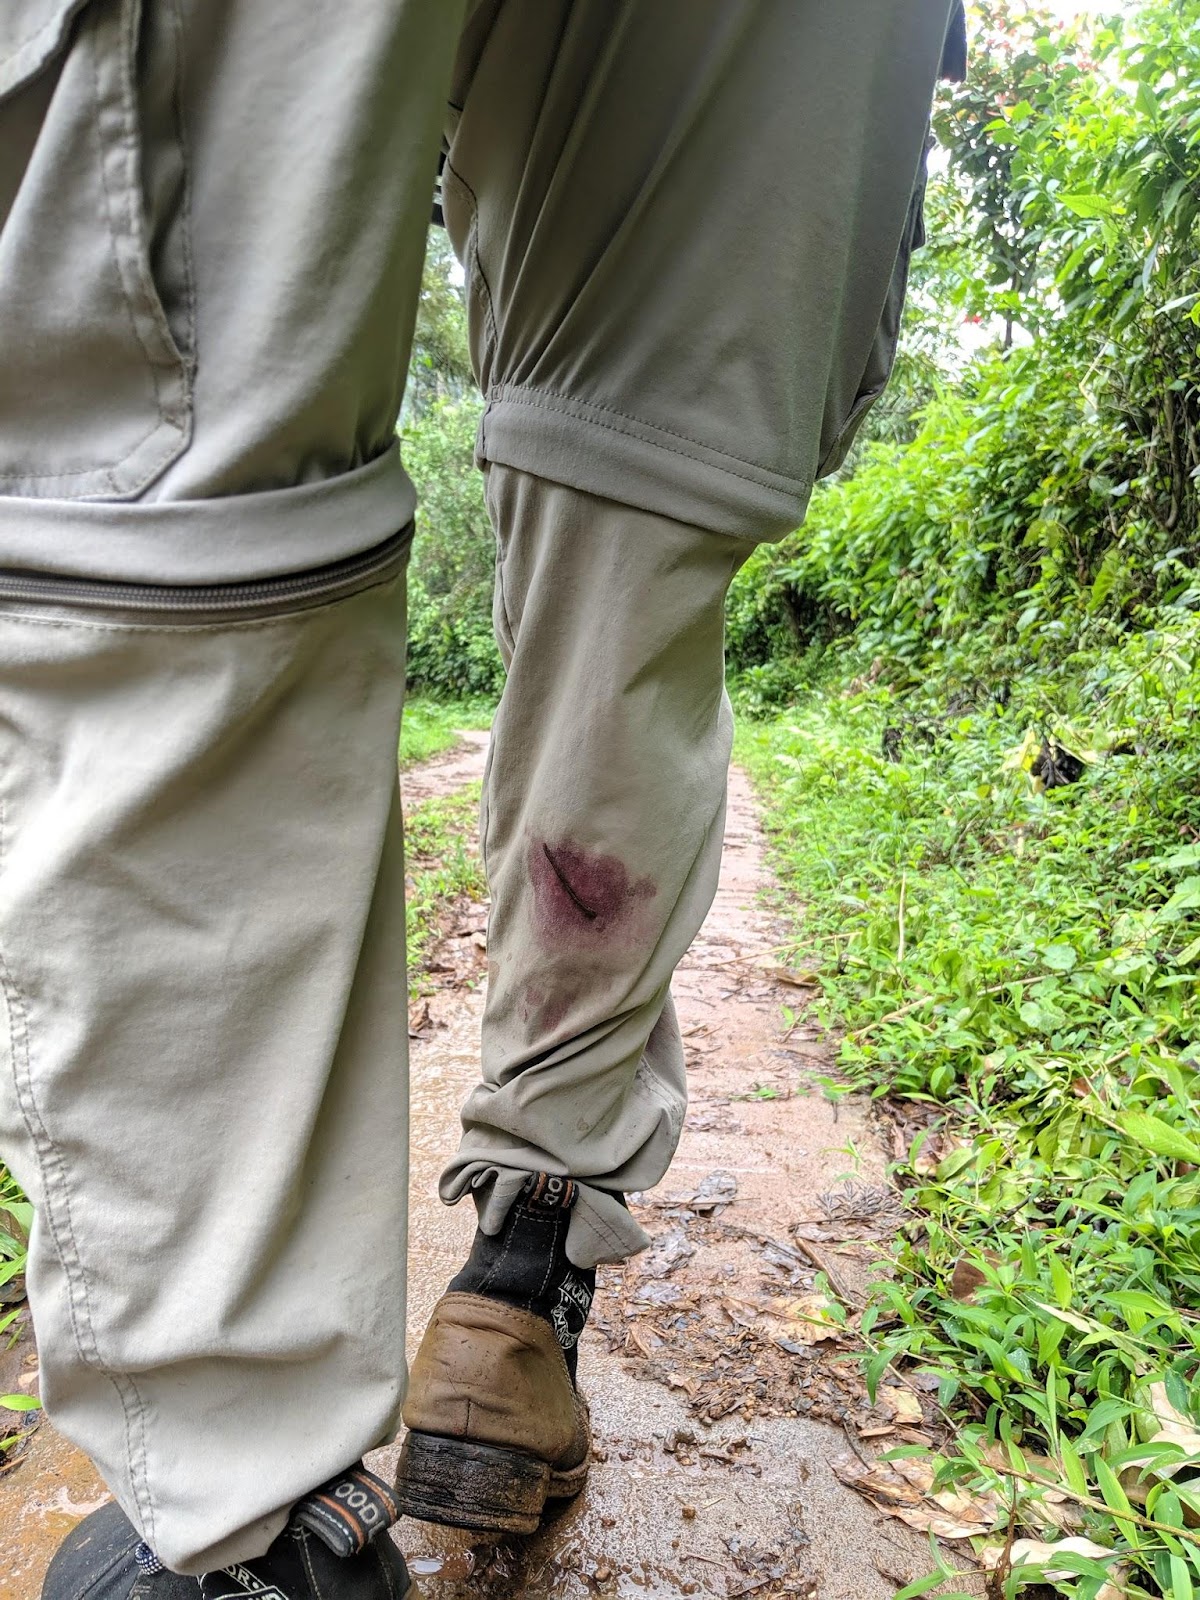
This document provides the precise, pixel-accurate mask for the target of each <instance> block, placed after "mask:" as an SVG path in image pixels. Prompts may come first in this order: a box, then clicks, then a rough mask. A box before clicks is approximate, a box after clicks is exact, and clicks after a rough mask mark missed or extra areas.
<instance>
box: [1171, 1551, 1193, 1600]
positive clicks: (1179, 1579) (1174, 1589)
mask: <svg viewBox="0 0 1200 1600" xmlns="http://www.w3.org/2000/svg"><path fill="white" fill-rule="evenodd" d="M1194 1594H1195V1590H1194V1589H1193V1588H1192V1576H1191V1573H1190V1572H1189V1571H1188V1568H1187V1562H1186V1561H1185V1560H1184V1559H1183V1557H1182V1556H1177V1555H1172V1557H1171V1600H1192V1596H1193V1595H1194Z"/></svg>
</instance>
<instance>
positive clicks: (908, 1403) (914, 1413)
mask: <svg viewBox="0 0 1200 1600" xmlns="http://www.w3.org/2000/svg"><path fill="white" fill-rule="evenodd" d="M879 1407H880V1410H881V1411H886V1412H887V1413H888V1415H889V1416H890V1417H891V1419H892V1421H893V1422H924V1420H925V1414H924V1412H923V1411H922V1410H921V1402H920V1400H919V1399H918V1398H917V1396H916V1395H915V1394H914V1393H913V1392H912V1390H911V1389H901V1388H886V1389H881V1390H880V1391H879Z"/></svg>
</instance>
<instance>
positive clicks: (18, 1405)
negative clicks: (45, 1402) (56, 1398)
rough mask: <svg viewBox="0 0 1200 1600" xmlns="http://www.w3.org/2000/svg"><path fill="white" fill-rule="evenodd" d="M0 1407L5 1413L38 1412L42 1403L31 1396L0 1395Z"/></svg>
mask: <svg viewBox="0 0 1200 1600" xmlns="http://www.w3.org/2000/svg"><path fill="white" fill-rule="evenodd" d="M0 1407H3V1409H4V1410H5V1411H40V1410H41V1407H42V1402H41V1401H40V1400H39V1399H37V1398H36V1396H34V1395H31V1394H0Z"/></svg>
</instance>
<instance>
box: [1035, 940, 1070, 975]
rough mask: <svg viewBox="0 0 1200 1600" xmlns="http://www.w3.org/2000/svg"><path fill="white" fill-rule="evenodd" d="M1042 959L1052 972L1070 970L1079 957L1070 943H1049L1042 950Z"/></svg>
mask: <svg viewBox="0 0 1200 1600" xmlns="http://www.w3.org/2000/svg"><path fill="white" fill-rule="evenodd" d="M1042 960H1043V961H1044V962H1045V963H1046V965H1047V966H1048V967H1049V968H1050V970H1051V971H1052V972H1070V971H1071V970H1072V968H1073V967H1075V965H1076V964H1077V962H1078V960H1079V958H1078V956H1077V955H1076V954H1075V950H1074V947H1073V946H1072V945H1069V944H1061V943H1058V944H1048V945H1047V946H1046V948H1045V949H1044V950H1043V951H1042Z"/></svg>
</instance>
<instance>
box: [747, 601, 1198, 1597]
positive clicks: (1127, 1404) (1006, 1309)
mask: <svg viewBox="0 0 1200 1600" xmlns="http://www.w3.org/2000/svg"><path fill="white" fill-rule="evenodd" d="M1198 641H1200V628H1197V627H1195V626H1192V627H1189V628H1188V629H1186V630H1185V631H1183V632H1181V633H1180V634H1178V635H1173V636H1167V637H1154V638H1152V637H1150V636H1148V635H1145V634H1139V635H1135V636H1134V637H1133V638H1132V639H1131V640H1130V641H1129V644H1128V646H1127V647H1126V649H1125V650H1124V651H1120V652H1113V653H1112V655H1111V656H1110V657H1108V658H1105V659H1103V660H1100V661H1093V662H1092V663H1091V668H1090V670H1089V671H1087V672H1081V673H1080V674H1079V675H1078V676H1075V675H1074V674H1067V675H1064V678H1063V683H1064V685H1065V687H1064V689H1063V691H1062V697H1061V698H1060V699H1058V700H1057V702H1053V701H1049V700H1048V698H1047V695H1048V692H1049V687H1048V684H1047V682H1046V681H1045V680H1041V679H1038V678H1036V677H1031V678H1030V679H1029V680H1027V681H1023V682H1021V683H1020V684H1019V685H1018V686H1017V688H1016V690H1015V692H1014V693H1013V695H1012V697H1011V699H1010V700H1009V703H1008V705H1007V706H1005V707H1000V706H997V705H996V704H994V703H991V702H989V701H988V699H987V698H986V697H985V696H979V697H977V698H976V699H975V700H974V701H973V702H971V703H967V702H966V701H965V700H960V701H959V703H958V704H957V705H954V706H953V707H948V706H947V704H946V702H945V700H944V698H943V697H942V695H941V693H940V692H938V691H933V692H926V693H924V694H921V695H919V696H918V695H910V696H908V697H906V698H905V699H904V700H903V701H898V700H897V698H896V697H895V696H893V695H892V694H891V693H890V692H889V691H886V690H878V689H868V690H866V691H865V692H861V693H858V694H854V695H851V696H849V697H847V698H841V697H835V696H830V695H820V694H811V695H807V696H804V697H803V699H802V701H801V703H800V704H799V705H798V706H797V707H796V708H794V709H793V710H792V711H790V712H789V713H788V714H787V715H785V716H783V717H780V718H779V719H777V720H775V721H773V722H771V723H769V724H766V725H764V724H757V725H756V724H753V723H749V724H746V725H744V726H743V728H742V731H741V733H740V735H739V754H740V756H741V758H742V760H743V761H744V762H745V763H746V764H747V766H748V767H749V768H750V771H751V773H752V775H753V776H754V778H755V779H756V780H757V782H758V785H759V788H760V792H761V793H762V794H763V795H764V797H765V798H766V800H767V808H768V824H769V827H770V829H771V831H772V834H773V836H774V849H775V858H776V865H777V868H778V871H779V877H780V881H781V883H782V884H783V886H784V889H785V895H786V904H787V905H788V906H789V907H790V908H791V909H792V912H793V915H794V918H795V925H796V949H797V952H798V960H799V962H800V964H801V965H802V966H804V967H805V968H809V969H812V970H813V971H814V973H815V977H816V981H817V982H818V983H819V985H820V988H821V991H822V996H823V1002H822V1006H821V1011H822V1014H823V1017H824V1019H825V1020H826V1021H827V1022H828V1023H829V1024H830V1026H831V1027H832V1028H834V1029H836V1030H837V1031H838V1032H840V1033H842V1035H843V1038H844V1042H843V1045H842V1050H841V1067H842V1073H843V1075H844V1076H843V1078H842V1081H841V1083H840V1085H839V1086H838V1088H837V1089H836V1090H835V1091H834V1092H842V1090H843V1089H844V1088H846V1087H850V1086H853V1087H858V1088H867V1089H869V1090H870V1091H871V1092H872V1093H874V1094H876V1095H879V1096H883V1095H891V1096H897V1097H903V1098H904V1099H906V1100H908V1101H912V1102H916V1103H917V1104H918V1105H920V1106H923V1107H925V1108H927V1118H925V1117H922V1118H919V1119H918V1121H919V1122H921V1123H923V1124H924V1125H923V1126H922V1127H921V1129H920V1132H919V1133H918V1134H917V1135H916V1136H915V1137H914V1139H913V1142H912V1147H911V1149H910V1151H909V1154H908V1157H907V1158H906V1160H905V1161H903V1162H902V1163H901V1164H900V1166H899V1169H898V1172H897V1177H898V1179H899V1181H901V1182H902V1183H903V1184H904V1185H905V1186H906V1188H907V1191H908V1199H909V1201H910V1203H911V1205H912V1207H913V1221H912V1222H911V1224H910V1225H909V1227H908V1228H907V1229H906V1230H905V1237H904V1238H903V1241H902V1244H901V1248H900V1250H899V1253H898V1256H897V1260H896V1277H895V1280H894V1282H891V1283H888V1284H885V1285H883V1286H882V1288H881V1290H880V1293H879V1297H878V1300H877V1302H876V1305H875V1307H874V1309H873V1310H872V1311H869V1312H868V1314H867V1316H866V1317H865V1318H864V1321H863V1332H864V1335H865V1336H866V1337H867V1340H868V1343H869V1345H870V1347H871V1350H872V1357H871V1359H870V1361H869V1365H868V1373H869V1376H870V1377H871V1379H872V1381H876V1380H877V1379H878V1378H879V1376H880V1375H881V1373H882V1370H883V1368H884V1366H885V1365H886V1364H887V1363H889V1362H897V1363H899V1364H901V1365H902V1366H903V1367H905V1368H907V1369H908V1370H910V1371H911V1370H918V1371H921V1372H924V1373H932V1374H934V1375H936V1377H937V1379H938V1398H939V1400H940V1402H941V1404H942V1405H943V1406H944V1407H945V1408H946V1409H947V1412H948V1415H949V1416H950V1417H951V1418H953V1419H954V1422H955V1425H956V1426H955V1431H954V1433H953V1435H952V1438H951V1441H950V1443H948V1444H947V1445H946V1446H945V1447H944V1456H943V1459H944V1462H945V1467H944V1471H945V1474H946V1476H947V1478H948V1479H952V1480H954V1481H955V1482H957V1483H960V1484H961V1485H963V1486H964V1487H966V1488H968V1489H972V1490H976V1491H978V1490H984V1489H995V1488H996V1487H997V1486H998V1485H999V1486H1000V1488H1001V1491H1002V1493H1001V1501H1002V1503H1003V1504H1006V1505H1007V1504H1008V1503H1009V1498H1010V1495H1011V1493H1012V1491H1013V1489H1014V1486H1015V1488H1016V1490H1017V1491H1018V1495H1017V1518H1018V1523H1019V1525H1021V1526H1026V1527H1030V1528H1033V1529H1039V1530H1040V1529H1044V1528H1045V1527H1047V1526H1049V1525H1051V1524H1050V1523H1049V1520H1048V1518H1047V1516H1046V1513H1045V1509H1044V1501H1045V1491H1043V1490H1042V1489H1040V1488H1037V1487H1034V1486H1031V1485H1029V1484H1026V1483H1020V1482H1015V1480H1012V1479H1008V1478H1004V1479H1003V1481H1001V1476H1000V1475H999V1474H998V1472H997V1469H996V1465H995V1462H994V1459H990V1458H989V1456H988V1455H987V1453H986V1452H987V1449H988V1446H989V1445H994V1444H996V1443H997V1442H999V1443H1001V1444H1002V1445H1004V1446H1005V1447H1006V1448H1007V1449H1009V1450H1011V1453H1012V1454H1011V1462H1012V1464H1013V1465H1015V1466H1016V1467H1017V1470H1018V1471H1029V1472H1032V1473H1034V1474H1036V1475H1042V1476H1045V1477H1046V1478H1047V1479H1048V1480H1049V1483H1050V1484H1051V1486H1052V1488H1053V1490H1054V1491H1055V1492H1056V1493H1062V1492H1063V1491H1064V1490H1066V1491H1068V1492H1071V1493H1073V1494H1074V1495H1076V1496H1077V1497H1078V1499H1077V1500H1076V1501H1075V1502H1073V1503H1075V1504H1077V1505H1078V1507H1079V1510H1080V1522H1081V1527H1082V1530H1083V1531H1084V1532H1086V1533H1087V1534H1089V1535H1090V1536H1091V1537H1092V1538H1093V1539H1094V1540H1095V1541H1096V1542H1097V1543H1099V1544H1101V1545H1104V1546H1106V1547H1108V1548H1111V1549H1117V1550H1122V1551H1124V1550H1126V1549H1127V1548H1128V1551H1129V1554H1130V1556H1131V1558H1132V1560H1133V1561H1134V1564H1135V1568H1136V1569H1137V1570H1139V1571H1140V1572H1141V1574H1142V1578H1141V1581H1142V1582H1143V1583H1144V1584H1147V1585H1149V1587H1148V1588H1145V1589H1143V1588H1139V1587H1134V1588H1132V1589H1130V1590H1128V1592H1130V1593H1143V1592H1149V1593H1155V1592H1156V1591H1155V1589H1154V1587H1153V1583H1154V1582H1156V1581H1157V1582H1158V1583H1159V1585H1160V1587H1161V1588H1162V1592H1163V1593H1164V1594H1166V1593H1176V1594H1179V1593H1186V1590H1182V1589H1180V1588H1178V1587H1176V1588H1175V1589H1174V1590H1172V1589H1170V1588H1169V1587H1168V1586H1167V1584H1165V1583H1164V1582H1163V1578H1164V1575H1167V1576H1169V1574H1170V1571H1171V1558H1172V1556H1174V1557H1175V1558H1177V1559H1179V1560H1183V1561H1184V1562H1185V1563H1186V1564H1187V1565H1188V1566H1189V1567H1191V1566H1198V1567H1200V1544H1198V1543H1197V1542H1196V1540H1195V1538H1194V1537H1193V1535H1192V1534H1191V1533H1190V1532H1189V1533H1188V1534H1187V1535H1186V1536H1185V1535H1173V1534H1170V1533H1167V1532H1166V1531H1165V1529H1166V1528H1179V1527H1182V1526H1183V1525H1184V1524H1185V1522H1186V1521H1187V1520H1188V1519H1189V1518H1190V1516H1191V1514H1192V1513H1193V1512H1196V1513H1200V1481H1194V1480H1193V1479H1192V1476H1191V1475H1192V1474H1193V1473H1194V1472H1195V1471H1196V1469H1197V1467H1200V1428H1197V1427H1196V1426H1195V1425H1194V1424H1192V1423H1191V1422H1190V1412H1189V1396H1190V1395H1191V1394H1192V1393H1194V1375H1195V1371H1196V1368H1197V1363H1198V1361H1200V1318H1198V1317H1197V1316H1196V1315H1195V1312H1196V1310H1197V1309H1200V1231H1198V1225H1200V1174H1198V1172H1197V1170H1196V1169H1197V1168H1200V1105H1198V1104H1197V1096H1196V1085H1197V1075H1198V1072H1200V1003H1198V1000H1197V989H1196V986H1197V983H1198V981H1200V909H1198V908H1200V723H1197V720H1196V709H1197V704H1196V702H1197V697H1198V696H1200V677H1198V676H1197V675H1196V673H1195V671H1194V670H1193V665H1192V663H1193V660H1194V654H1195V649H1196V644H1197V642H1198ZM938 690H940V685H939V686H938ZM1046 723H1050V724H1051V725H1053V726H1054V727H1056V728H1057V729H1059V730H1070V733H1071V738H1072V743H1073V747H1074V748H1075V749H1078V750H1080V751H1082V752H1084V753H1085V754H1086V756H1087V758H1088V759H1087V765H1086V766H1085V770H1084V773H1083V776H1082V777H1081V778H1080V780H1079V781H1078V782H1076V783H1074V784H1070V785H1066V786H1063V787H1059V788H1054V789H1051V790H1045V789H1044V788H1042V786H1041V784H1040V783H1038V782H1035V781H1033V780H1032V779H1031V776H1030V770H1029V769H1030V767H1031V765H1032V764H1033V763H1034V761H1035V760H1036V757H1037V754H1038V753H1039V751H1040V749H1041V747H1042V736H1041V734H1040V732H1039V731H1038V730H1039V728H1040V727H1041V726H1043V725H1045V724H1046ZM1131 726H1132V727H1135V728H1136V729H1137V730H1138V732H1137V736H1136V738H1131V737H1130V735H1129V733H1128V729H1129V728H1130V727H1131ZM885 751H886V752H889V753H890V754H889V753H885ZM964 1265H965V1266H966V1267H969V1268H973V1269H975V1272H974V1274H972V1276H973V1277H978V1278H979V1279H981V1280H982V1282H981V1284H980V1286H979V1287H978V1288H977V1289H976V1290H975V1292H974V1295H973V1297H972V1299H971V1300H970V1301H969V1302H968V1301H964V1300H963V1299H962V1298H961V1288H960V1286H959V1282H958V1280H957V1279H956V1278H955V1269H956V1268H959V1270H960V1273H961V1270H962V1267H963V1266H964ZM952 1280H953V1284H952ZM1158 1383H1162V1384H1165V1385H1166V1388H1165V1390H1163V1391H1161V1393H1162V1394H1165V1395H1166V1396H1168V1397H1169V1399H1170V1403H1171V1404H1172V1405H1173V1406H1174V1408H1175V1409H1176V1410H1177V1411H1178V1412H1179V1413H1180V1414H1181V1415H1182V1417H1184V1418H1187V1419H1189V1420H1188V1422H1187V1425H1186V1427H1180V1426H1179V1424H1178V1423H1177V1424H1176V1431H1175V1433H1173V1434H1171V1433H1170V1432H1169V1431H1168V1433H1167V1434H1166V1435H1164V1436H1163V1437H1162V1439H1161V1440H1160V1443H1159V1444H1157V1445H1155V1446H1154V1447H1153V1449H1152V1450H1150V1451H1149V1453H1148V1452H1147V1449H1146V1446H1145V1440H1146V1439H1147V1438H1148V1437H1152V1436H1153V1435H1155V1434H1162V1432H1163V1423H1162V1420H1161V1419H1160V1420H1159V1421H1156V1420H1155V1417H1154V1398H1153V1397H1154V1396H1155V1395H1158V1394H1159V1393H1160V1391H1158V1390H1155V1389H1153V1388H1152V1385H1154V1384H1158ZM1158 1409H1159V1411H1160V1412H1162V1410H1163V1407H1162V1405H1161V1404H1160V1405H1159V1407H1158ZM1189 1429H1190V1433H1189V1431H1188V1430H1189ZM1031 1459H1034V1460H1036V1462H1037V1464H1036V1465H1035V1466H1033V1467H1031V1466H1030V1461H1031ZM1147 1460H1150V1461H1151V1462H1152V1465H1149V1466H1147V1465H1145V1463H1146V1462H1147ZM1135 1463H1139V1464H1141V1465H1138V1466H1137V1467H1136V1469H1134V1464H1135ZM1181 1464H1183V1471H1184V1475H1183V1476H1177V1474H1179V1472H1180V1467H1181ZM1123 1474H1124V1482H1123V1484H1122V1483H1118V1487H1117V1489H1114V1488H1113V1483H1114V1482H1115V1481H1117V1480H1118V1479H1121V1478H1122V1475H1123ZM1126 1496H1128V1497H1129V1499H1130V1500H1132V1501H1133V1503H1134V1504H1135V1505H1136V1507H1137V1509H1138V1511H1139V1514H1140V1515H1142V1516H1143V1517H1145V1518H1146V1519H1147V1522H1148V1524H1150V1525H1149V1526H1147V1527H1141V1526H1139V1525H1137V1524H1134V1523H1131V1522H1129V1521H1128V1520H1126V1519H1124V1518H1123V1516H1122V1515H1121V1511H1122V1504H1123V1502H1124V1499H1125V1497H1126ZM1093 1502H1094V1504H1093ZM1106 1507H1108V1508H1109V1509H1106ZM1052 1509H1057V1506H1056V1505H1054V1506H1052ZM1064 1592H1068V1593H1074V1592H1078V1593H1079V1594H1081V1595H1089V1594H1094V1593H1095V1592H1096V1589H1095V1586H1094V1585H1093V1586H1090V1587H1089V1583H1088V1581H1087V1580H1084V1579H1081V1580H1080V1584H1079V1587H1078V1590H1077V1591H1076V1590H1075V1588H1074V1587H1073V1586H1070V1585H1068V1586H1067V1587H1066V1589H1065V1591H1064Z"/></svg>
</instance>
